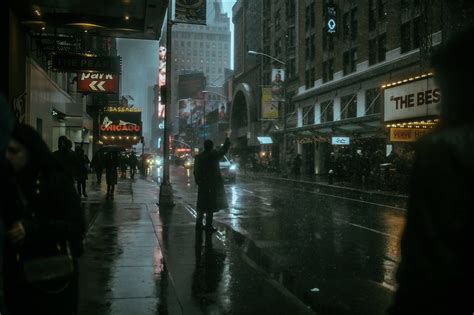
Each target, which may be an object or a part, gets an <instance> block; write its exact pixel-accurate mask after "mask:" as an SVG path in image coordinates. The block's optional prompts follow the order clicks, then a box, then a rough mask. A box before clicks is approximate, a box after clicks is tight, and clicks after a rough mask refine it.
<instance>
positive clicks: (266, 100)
mask: <svg viewBox="0 0 474 315" xmlns="http://www.w3.org/2000/svg"><path fill="white" fill-rule="evenodd" d="M262 118H264V119H276V118H278V102H272V88H266V87H263V88H262Z"/></svg>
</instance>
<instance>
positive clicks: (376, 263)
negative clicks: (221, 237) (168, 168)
mask: <svg viewBox="0 0 474 315" xmlns="http://www.w3.org/2000/svg"><path fill="white" fill-rule="evenodd" d="M184 175H186V174H184ZM180 179H181V180H179V179H178V178H176V181H179V184H180V186H179V188H178V187H176V190H178V191H181V192H183V199H185V200H186V202H188V203H189V204H190V207H192V206H193V201H194V200H195V196H196V188H195V187H194V185H193V184H192V178H190V177H188V176H182V177H180ZM186 187H187V189H186ZM226 191H227V194H228V200H229V203H230V206H231V207H230V209H228V210H226V211H221V212H219V213H218V214H217V215H216V216H215V220H216V221H218V222H221V223H222V224H223V227H227V228H224V230H225V231H226V233H227V234H230V235H231V236H229V237H232V238H239V237H242V238H243V239H245V241H246V242H248V244H246V245H245V247H244V248H243V250H244V251H245V254H246V255H248V256H249V258H250V259H251V260H252V261H253V262H255V263H256V264H257V265H258V266H259V267H261V268H263V269H264V270H265V272H266V273H268V274H269V275H271V277H272V278H273V279H275V280H277V281H278V282H279V283H281V284H282V285H283V286H284V287H285V288H287V289H288V290H289V291H291V293H292V294H294V295H295V296H296V297H298V298H299V299H301V300H302V301H303V302H304V303H305V304H307V305H309V306H311V308H312V309H313V310H315V311H316V312H317V313H318V314H324V313H327V312H329V313H332V312H334V313H336V314H341V313H348V314H349V313H350V314H383V313H384V311H385V309H386V308H387V307H388V305H389V303H390V299H391V297H392V293H393V292H394V289H395V286H396V283H395V279H394V277H395V272H396V268H397V263H398V261H399V259H400V253H399V238H400V234H401V231H402V229H403V223H404V213H405V211H404V209H400V208H397V207H390V206H385V205H383V204H380V203H374V202H370V201H361V200H355V199H352V198H341V196H337V195H328V194H325V193H320V192H319V191H318V190H317V189H315V188H311V187H303V186H298V185H281V184H271V183H268V182H262V181H256V180H249V179H241V180H240V181H239V182H238V183H237V184H229V185H227V186H226Z"/></svg>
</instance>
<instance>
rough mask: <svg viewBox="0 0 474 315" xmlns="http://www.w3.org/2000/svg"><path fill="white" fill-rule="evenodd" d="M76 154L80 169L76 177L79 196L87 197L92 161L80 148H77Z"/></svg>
mask: <svg viewBox="0 0 474 315" xmlns="http://www.w3.org/2000/svg"><path fill="white" fill-rule="evenodd" d="M74 152H75V154H76V159H77V161H78V167H79V169H78V170H77V175H76V182H77V192H78V193H79V196H80V195H81V194H82V195H83V196H84V197H87V193H86V181H87V178H88V177H89V164H90V161H89V158H88V157H87V155H86V154H85V153H84V149H82V148H81V147H80V146H77V147H76V150H75V151H74Z"/></svg>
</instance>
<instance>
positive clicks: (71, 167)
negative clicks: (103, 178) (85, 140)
mask: <svg viewBox="0 0 474 315" xmlns="http://www.w3.org/2000/svg"><path fill="white" fill-rule="evenodd" d="M53 156H54V157H55V158H56V159H57V160H58V161H59V163H60V164H61V166H62V167H63V168H64V169H65V170H66V172H67V174H68V175H69V176H70V177H71V178H73V179H75V178H76V177H77V173H78V172H79V168H80V167H79V161H78V160H77V158H76V155H75V154H74V151H72V142H71V141H70V140H69V139H68V138H67V137H66V136H60V137H59V138H58V150H56V151H54V152H53Z"/></svg>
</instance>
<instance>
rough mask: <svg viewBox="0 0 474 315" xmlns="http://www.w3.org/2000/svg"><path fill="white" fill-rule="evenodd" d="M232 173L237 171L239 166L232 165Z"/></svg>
mask: <svg viewBox="0 0 474 315" xmlns="http://www.w3.org/2000/svg"><path fill="white" fill-rule="evenodd" d="M229 169H230V170H231V171H236V170H237V165H235V164H234V165H231V166H230V168H229Z"/></svg>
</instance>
